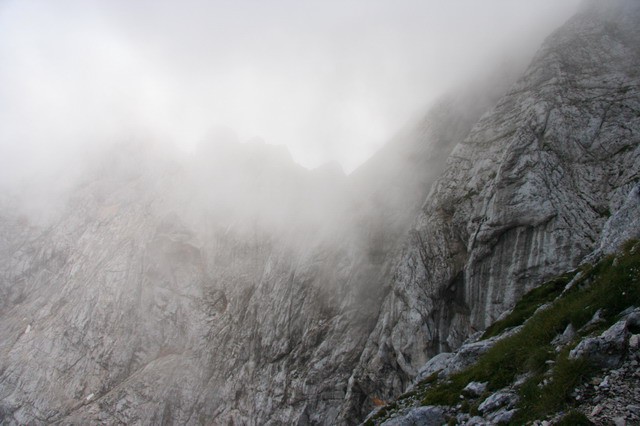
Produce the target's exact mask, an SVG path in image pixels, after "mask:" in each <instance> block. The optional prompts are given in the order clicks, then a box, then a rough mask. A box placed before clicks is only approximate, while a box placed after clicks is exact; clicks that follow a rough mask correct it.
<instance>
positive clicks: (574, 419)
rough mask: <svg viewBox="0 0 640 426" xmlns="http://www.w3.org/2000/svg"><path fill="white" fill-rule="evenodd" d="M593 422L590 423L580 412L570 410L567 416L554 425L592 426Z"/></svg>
mask: <svg viewBox="0 0 640 426" xmlns="http://www.w3.org/2000/svg"><path fill="white" fill-rule="evenodd" d="M592 425H593V422H591V421H590V420H589V419H588V418H587V416H585V415H584V414H582V413H581V412H580V411H575V410H571V411H569V412H568V413H567V414H565V415H564V417H562V418H561V419H560V421H558V423H556V426H592Z"/></svg>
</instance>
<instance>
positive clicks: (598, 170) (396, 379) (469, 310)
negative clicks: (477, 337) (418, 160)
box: [344, 0, 640, 412]
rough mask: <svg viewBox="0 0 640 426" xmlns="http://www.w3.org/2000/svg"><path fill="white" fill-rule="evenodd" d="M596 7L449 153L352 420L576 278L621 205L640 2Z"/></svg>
mask: <svg viewBox="0 0 640 426" xmlns="http://www.w3.org/2000/svg"><path fill="white" fill-rule="evenodd" d="M592 3H593V4H591V3H590V4H587V5H585V6H584V7H583V10H582V11H581V12H580V13H579V14H578V15H577V16H575V17H574V18H573V19H571V20H570V21H569V22H568V23H567V24H566V25H565V26H564V27H563V28H561V29H560V30H558V31H557V32H556V33H555V34H553V35H552V36H551V37H550V38H549V39H548V40H547V41H546V43H545V45H544V46H543V47H542V49H541V50H540V52H539V53H538V54H537V56H536V58H535V59H534V60H533V62H532V63H531V65H530V67H529V69H528V70H527V72H526V73H525V75H524V76H523V77H522V78H521V79H520V80H519V81H518V82H517V83H516V84H515V85H514V86H512V87H511V89H510V91H509V93H508V94H507V95H506V96H504V97H503V98H502V99H501V100H500V101H499V103H498V104H497V105H496V107H495V108H494V109H493V110H491V111H490V112H488V113H487V114H485V115H484V116H483V118H482V119H481V120H480V121H479V122H478V123H477V124H476V126H475V127H474V128H473V129H472V131H471V133H470V135H469V136H468V137H467V138H466V139H465V140H464V141H462V142H461V143H460V144H458V145H457V146H456V147H455V148H454V150H453V152H452V154H451V156H450V157H449V159H448V161H447V167H446V169H445V171H444V172H443V173H442V175H441V176H440V177H439V178H438V180H437V181H436V183H435V184H434V187H433V190H432V191H431V193H430V195H429V197H428V199H427V200H426V202H425V204H424V207H423V209H422V213H421V214H420V216H419V218H418V220H417V222H416V225H415V227H414V229H413V230H412V231H411V237H410V239H409V241H408V243H407V244H406V247H405V250H404V254H403V255H402V258H401V259H400V260H399V262H398V264H397V269H396V271H395V273H394V278H393V284H392V286H393V288H392V291H391V292H390V293H389V295H388V296H387V298H386V299H385V301H384V304H383V307H382V310H381V314H380V317H379V320H378V324H377V325H376V328H375V330H374V331H373V332H372V334H371V336H370V338H369V340H368V342H367V346H366V347H365V350H364V351H363V354H362V357H361V361H360V366H359V368H357V369H356V371H355V372H354V375H353V377H352V378H351V382H350V383H351V387H350V393H349V398H350V399H351V401H347V403H346V404H345V407H344V410H345V412H357V411H358V410H360V409H362V408H363V405H362V401H363V400H364V398H363V395H370V394H375V395H377V397H379V398H381V399H383V400H386V399H389V398H390V397H391V395H397V394H398V393H400V392H402V391H403V390H404V389H405V388H406V387H407V386H408V385H409V384H410V382H411V380H412V378H413V377H414V376H415V375H416V374H417V373H418V369H419V368H420V366H422V365H423V364H424V363H425V361H426V360H427V359H429V358H430V357H431V356H433V355H435V354H437V353H439V352H450V351H451V350H452V349H455V348H457V347H458V346H459V345H460V344H461V343H462V342H463V340H464V339H465V338H466V337H467V336H469V335H471V334H472V333H474V332H475V331H477V330H481V329H484V328H485V327H486V326H487V325H489V324H490V323H491V322H493V321H494V320H495V319H496V318H498V317H499V316H500V314H501V313H503V312H504V311H505V310H507V309H509V308H510V307H512V306H513V305H514V303H515V302H516V301H517V299H518V298H519V297H520V296H521V295H522V294H523V293H524V292H526V291H528V290H530V289H531V286H534V285H537V284H538V283H541V282H543V281H544V280H545V279H546V278H548V277H550V276H552V275H555V274H558V273H560V272H562V271H564V270H568V269H571V268H572V267H575V266H577V264H578V263H579V262H580V260H581V259H583V258H584V256H585V255H587V254H588V253H590V252H591V251H592V250H594V249H595V248H597V247H596V242H597V241H598V239H599V235H600V233H601V231H602V229H603V226H604V224H605V222H607V220H608V218H609V216H610V215H611V214H612V213H615V212H616V211H618V210H619V209H620V208H621V207H622V206H623V204H625V199H626V198H627V195H628V194H629V193H630V192H631V189H632V188H633V187H634V186H635V185H636V184H637V181H638V178H639V175H638V170H640V112H639V111H640V84H639V83H640V80H639V77H640V75H639V73H638V69H640V68H639V66H640V49H638V46H640V44H639V43H638V32H637V23H638V22H640V19H639V18H638V17H639V15H640V2H637V1H631V0H628V1H627V0H620V1H615V2H606V3H607V6H606V7H601V6H600V3H598V2H592ZM629 197H633V195H631V196H629ZM633 203H635V199H634V200H631V201H627V207H625V210H624V211H625V212H629V213H628V214H627V213H625V214H627V215H631V214H632V213H633V211H634V210H633V208H635V204H633ZM632 204H633V205H632ZM622 222H624V221H622V220H621V221H618V225H616V224H615V223H612V225H611V227H612V229H613V228H616V227H618V228H619V226H622ZM626 225H627V223H625V224H624V226H625V227H626ZM608 232H610V233H612V232H613V231H612V230H609V231H608ZM352 401H355V402H352ZM367 409H369V406H366V404H365V406H364V411H366V410H367Z"/></svg>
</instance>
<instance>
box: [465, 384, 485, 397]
mask: <svg viewBox="0 0 640 426" xmlns="http://www.w3.org/2000/svg"><path fill="white" fill-rule="evenodd" d="M487 384H488V382H483V383H480V382H471V383H469V384H468V385H467V386H465V387H464V389H462V393H463V394H464V395H466V396H471V397H476V396H480V395H482V394H483V393H484V392H485V391H486V390H487Z"/></svg>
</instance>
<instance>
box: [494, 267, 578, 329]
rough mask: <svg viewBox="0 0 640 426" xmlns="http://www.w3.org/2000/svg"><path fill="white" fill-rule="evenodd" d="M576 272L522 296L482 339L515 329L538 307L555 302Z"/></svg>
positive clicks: (562, 276)
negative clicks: (508, 329)
mask: <svg viewBox="0 0 640 426" xmlns="http://www.w3.org/2000/svg"><path fill="white" fill-rule="evenodd" d="M577 272H578V271H572V272H569V273H567V274H564V275H561V276H559V277H556V278H554V279H552V280H551V281H548V282H546V283H544V284H542V285H541V286H539V287H536V288H534V289H533V290H531V291H530V292H529V293H527V294H525V295H524V296H522V299H520V301H519V302H518V303H517V304H516V306H515V307H514V308H513V311H511V313H510V314H509V315H508V316H507V317H506V318H505V319H503V320H500V321H496V322H494V323H493V324H491V325H490V326H489V327H488V328H487V329H486V331H485V332H484V334H483V335H482V338H483V339H488V338H489V337H493V336H497V335H499V334H500V333H502V332H503V331H504V330H506V329H507V328H510V327H516V326H518V325H521V324H522V323H524V322H525V321H526V320H527V319H528V318H531V315H533V313H534V312H535V311H536V309H538V308H539V307H540V306H542V305H544V304H545V303H549V302H551V301H553V300H555V298H556V297H558V296H559V295H560V293H562V290H564V288H565V286H566V285H567V284H568V283H569V281H571V279H572V278H573V277H574V276H575V275H576V273H577Z"/></svg>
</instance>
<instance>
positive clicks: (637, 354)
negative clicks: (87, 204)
mask: <svg viewBox="0 0 640 426" xmlns="http://www.w3.org/2000/svg"><path fill="white" fill-rule="evenodd" d="M639 188H640V187H636V188H635V189H634V190H633V193H632V197H633V198H632V199H633V203H634V215H633V216H634V217H635V218H638V217H640V198H638V194H637V191H638V189H639ZM630 199H631V198H630ZM612 221H613V220H610V221H609V223H611V222H612ZM624 228H625V229H626V230H627V231H632V233H633V234H635V236H640V229H637V228H635V229H634V228H633V227H624ZM605 239H607V237H605ZM590 260H591V262H593V263H583V264H582V265H581V266H580V268H578V269H577V270H574V271H570V272H568V273H567V274H565V275H563V276H559V277H556V278H554V279H553V280H551V281H549V282H547V283H545V284H543V285H541V286H540V287H537V288H536V289H534V290H533V291H531V292H530V293H528V294H527V295H525V296H524V297H523V299H522V300H521V301H520V302H518V304H517V305H516V307H515V308H514V309H513V310H512V311H511V312H509V313H508V314H507V315H505V316H504V317H503V318H502V319H501V320H499V321H497V322H496V323H494V324H492V326H491V327H489V328H488V329H487V330H486V332H484V333H482V332H480V333H476V334H475V335H474V336H472V337H471V338H469V339H468V340H467V341H466V342H465V343H464V344H463V345H462V346H461V347H460V348H459V349H458V350H456V351H455V352H453V353H447V352H443V353H440V354H439V355H437V356H435V357H433V358H432V359H431V360H430V361H428V362H427V363H426V364H425V365H424V366H423V367H422V368H421V370H420V373H419V375H418V376H417V377H416V380H415V382H414V384H413V385H412V386H411V387H410V388H409V390H408V392H406V393H405V394H404V395H402V396H400V397H399V398H398V399H397V400H396V401H394V402H393V403H392V404H389V405H387V406H385V407H381V408H379V409H377V410H376V411H374V412H372V413H371V414H370V415H369V417H368V419H367V421H366V423H367V424H384V425H388V426H392V425H395V426H401V425H407V426H408V425H414V424H421V425H440V424H443V423H449V424H459V425H476V426H484V425H498V424H514V425H518V424H533V425H537V426H540V425H551V424H561V425H589V424H598V425H600V424H603V425H604V424H606V425H609V424H615V425H626V424H637V422H638V421H639V420H640V417H639V414H640V406H639V405H638V403H639V402H640V395H638V392H637V390H638V388H637V384H638V382H639V381H640V374H638V364H639V362H640V343H639V342H640V308H637V307H636V306H638V305H639V304H640V242H638V240H637V239H636V240H633V239H632V240H629V241H628V242H626V243H625V244H623V245H621V246H618V249H617V250H616V251H614V252H613V253H612V254H610V255H609V256H606V257H603V254H602V253H594V256H592V257H591V258H590Z"/></svg>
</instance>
